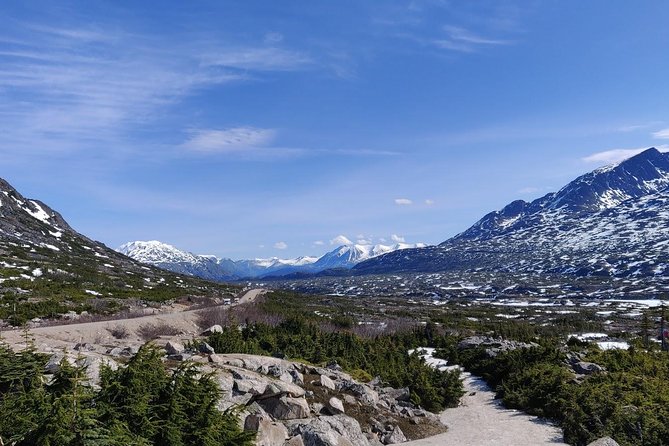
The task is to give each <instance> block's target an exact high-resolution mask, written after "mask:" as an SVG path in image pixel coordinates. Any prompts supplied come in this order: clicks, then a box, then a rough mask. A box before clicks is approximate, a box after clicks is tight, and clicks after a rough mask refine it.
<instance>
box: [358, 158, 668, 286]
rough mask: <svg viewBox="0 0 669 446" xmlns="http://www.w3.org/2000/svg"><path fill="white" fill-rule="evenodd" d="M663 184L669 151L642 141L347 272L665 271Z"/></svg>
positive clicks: (622, 274) (618, 274)
mask: <svg viewBox="0 0 669 446" xmlns="http://www.w3.org/2000/svg"><path fill="white" fill-rule="evenodd" d="M668 188H669V154H664V153H661V152H659V151H658V150H657V149H655V148H649V149H647V150H645V151H643V152H641V153H639V154H637V155H635V156H633V157H631V158H628V159H626V160H624V161H622V162H620V163H618V164H615V165H612V166H606V167H603V168H599V169H596V170H594V171H592V172H589V173H586V174H584V175H581V176H579V177H578V178H576V179H575V180H573V181H571V182H570V183H568V184H567V185H565V186H564V187H563V188H561V189H560V190H559V191H558V192H554V193H549V194H547V195H545V196H543V197H541V198H538V199H536V200H534V201H532V202H529V203H528V202H525V201H522V200H516V201H513V202H511V203H509V204H508V205H506V206H505V207H503V208H502V209H501V210H499V211H493V212H490V213H488V214H486V215H485V216H484V217H483V218H481V219H480V220H479V221H477V222H476V223H475V224H474V225H472V226H471V227H470V228H468V229H467V230H465V231H463V232H462V233H460V234H457V235H455V236H454V237H452V238H450V239H448V240H446V241H444V242H442V243H440V244H439V245H437V246H435V247H428V248H422V249H410V250H406V251H403V252H401V253H389V254H385V255H382V256H379V257H377V258H374V259H370V260H367V261H365V262H361V263H359V264H357V265H356V266H355V267H353V268H352V270H351V272H352V273H353V274H360V275H365V274H384V273H394V272H409V271H411V272H418V271H420V272H436V271H439V272H441V271H454V270H461V271H463V270H471V271H475V270H485V271H498V272H533V273H551V274H575V275H585V276H589V275H605V276H606V275H608V276H611V277H627V276H632V275H637V276H645V275H657V274H665V270H666V268H665V267H662V268H661V270H660V269H659V268H660V267H659V266H657V264H658V263H659V264H660V265H663V264H664V263H665V262H666V261H667V256H666V254H665V253H664V251H663V249H662V247H665V246H667V245H668V244H669V208H668V206H667V203H669V191H668ZM653 265H655V266H653ZM667 273H669V271H667Z"/></svg>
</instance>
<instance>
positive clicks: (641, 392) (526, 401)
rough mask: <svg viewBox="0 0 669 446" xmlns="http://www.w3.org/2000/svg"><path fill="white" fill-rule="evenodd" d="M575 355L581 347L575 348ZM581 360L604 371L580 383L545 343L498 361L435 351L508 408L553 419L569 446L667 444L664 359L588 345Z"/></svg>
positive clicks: (562, 356)
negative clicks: (607, 440)
mask: <svg viewBox="0 0 669 446" xmlns="http://www.w3.org/2000/svg"><path fill="white" fill-rule="evenodd" d="M571 348H572V349H573V350H578V349H580V348H582V347H579V346H572V347H571ZM584 352H587V356H586V357H585V358H584V360H585V361H589V362H594V363H596V364H599V365H601V366H603V367H604V368H605V369H606V372H603V373H595V374H592V375H589V376H586V377H584V378H583V379H582V380H579V381H577V380H576V379H575V376H574V374H573V373H572V372H571V371H570V370H569V367H568V366H567V364H566V351H565V347H564V346H560V345H558V344H555V343H551V342H545V343H544V344H543V345H540V346H538V347H535V348H528V349H521V350H515V351H510V352H507V353H503V354H500V355H498V356H496V357H494V358H490V357H488V356H487V355H486V353H485V351H484V350H483V349H473V350H465V351H457V350H456V349H453V348H448V349H444V350H442V351H440V352H439V354H440V355H441V356H443V357H446V358H447V359H449V360H452V361H457V362H458V363H459V364H462V365H463V366H464V367H465V368H466V369H467V370H469V371H471V372H472V373H473V374H475V375H479V376H482V377H483V378H484V379H485V380H486V381H487V382H488V384H490V386H491V387H492V388H493V389H495V390H496V392H497V396H498V397H499V398H501V399H502V401H503V403H504V405H505V406H507V407H509V408H516V409H521V410H524V411H526V412H528V413H530V414H533V415H538V416H542V417H548V418H552V419H554V420H556V421H557V422H558V423H559V424H560V426H561V427H562V429H563V431H564V436H565V441H566V442H568V443H570V444H573V445H579V446H580V445H586V444H588V443H589V442H591V441H593V440H595V439H597V438H600V437H603V436H607V435H608V436H611V437H612V438H614V439H615V440H616V441H618V443H620V444H621V445H623V446H632V445H634V446H637V445H638V446H642V445H643V446H663V445H665V446H666V445H668V444H669V355H667V354H666V353H662V352H652V351H651V352H649V351H641V350H638V349H635V348H630V349H629V350H608V351H601V350H599V349H598V348H597V347H596V346H594V345H593V346H589V347H587V350H584Z"/></svg>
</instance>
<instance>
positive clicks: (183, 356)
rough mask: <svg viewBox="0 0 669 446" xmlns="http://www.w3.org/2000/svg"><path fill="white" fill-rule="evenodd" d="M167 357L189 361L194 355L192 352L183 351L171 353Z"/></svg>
mask: <svg viewBox="0 0 669 446" xmlns="http://www.w3.org/2000/svg"><path fill="white" fill-rule="evenodd" d="M167 357H168V358H169V359H171V360H173V361H188V360H189V359H191V358H192V357H193V355H192V354H190V353H186V352H182V353H176V354H174V355H169V356H167Z"/></svg>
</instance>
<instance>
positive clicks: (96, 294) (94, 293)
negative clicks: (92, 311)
mask: <svg viewBox="0 0 669 446" xmlns="http://www.w3.org/2000/svg"><path fill="white" fill-rule="evenodd" d="M84 291H85V292H87V293H88V294H92V295H93V296H102V293H98V292H97V291H93V290H84Z"/></svg>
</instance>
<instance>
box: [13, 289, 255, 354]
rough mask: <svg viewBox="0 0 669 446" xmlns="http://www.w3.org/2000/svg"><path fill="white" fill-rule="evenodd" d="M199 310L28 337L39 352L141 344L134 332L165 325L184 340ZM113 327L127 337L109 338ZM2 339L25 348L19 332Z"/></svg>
mask: <svg viewBox="0 0 669 446" xmlns="http://www.w3.org/2000/svg"><path fill="white" fill-rule="evenodd" d="M264 291H265V290H262V289H253V290H249V291H247V292H246V293H245V294H244V295H243V296H242V297H241V298H240V299H239V302H238V303H237V304H233V305H239V304H243V303H248V302H252V301H253V300H254V299H255V298H256V297H258V296H259V295H260V294H261V293H263V292H264ZM200 311H203V310H188V311H176V312H165V313H158V314H152V315H148V316H142V317H137V318H131V319H117V320H111V321H99V322H84V323H78V324H77V323H74V324H68V325H55V326H50V327H38V328H32V329H30V336H31V337H32V338H33V339H34V342H35V346H36V347H37V350H39V351H55V350H58V349H61V348H72V344H73V343H77V342H82V343H90V344H100V345H116V344H123V345H125V346H132V345H141V344H143V343H144V342H145V341H144V340H143V339H141V338H140V337H139V335H138V334H137V330H138V329H139V328H140V327H141V326H144V325H147V324H154V325H155V324H162V323H165V324H169V325H170V326H172V327H175V328H177V329H178V330H180V331H181V332H182V333H183V336H185V337H188V336H190V335H197V334H199V333H200V331H201V330H200V327H199V326H198V325H197V320H198V313H199V312H200ZM117 326H123V327H125V329H126V330H127V331H128V334H129V336H128V338H126V339H123V340H120V341H119V340H118V339H115V338H114V337H113V336H112V335H111V333H110V331H109V329H112V328H114V327H117ZM2 339H3V340H4V341H5V342H7V343H8V344H9V345H11V346H14V348H21V347H23V346H24V345H25V339H24V333H23V331H22V330H9V331H3V332H2Z"/></svg>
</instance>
